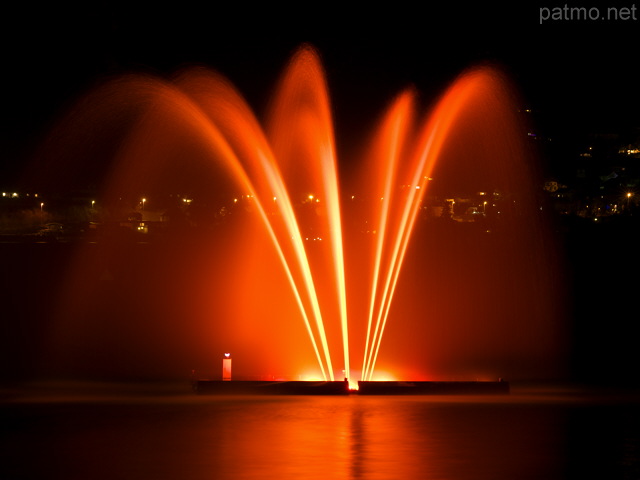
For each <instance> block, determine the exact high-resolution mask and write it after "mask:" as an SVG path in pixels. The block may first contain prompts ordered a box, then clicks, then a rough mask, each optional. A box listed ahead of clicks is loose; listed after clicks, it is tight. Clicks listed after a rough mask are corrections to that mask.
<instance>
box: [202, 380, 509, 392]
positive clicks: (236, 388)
mask: <svg viewBox="0 0 640 480" xmlns="http://www.w3.org/2000/svg"><path fill="white" fill-rule="evenodd" d="M192 386H193V390H194V391H195V392H196V394H198V395H349V394H357V395H506V394H509V392H510V387H509V382H505V381H502V380H499V381H495V382H492V381H458V382H431V381H429V382H402V381H389V382H383V381H371V382H363V381H360V382H358V388H359V389H358V390H357V391H354V390H350V389H349V383H348V382H347V381H338V382H336V381H333V382H323V381H316V382H310V381H238V380H229V381H223V380H194V381H193V382H192Z"/></svg>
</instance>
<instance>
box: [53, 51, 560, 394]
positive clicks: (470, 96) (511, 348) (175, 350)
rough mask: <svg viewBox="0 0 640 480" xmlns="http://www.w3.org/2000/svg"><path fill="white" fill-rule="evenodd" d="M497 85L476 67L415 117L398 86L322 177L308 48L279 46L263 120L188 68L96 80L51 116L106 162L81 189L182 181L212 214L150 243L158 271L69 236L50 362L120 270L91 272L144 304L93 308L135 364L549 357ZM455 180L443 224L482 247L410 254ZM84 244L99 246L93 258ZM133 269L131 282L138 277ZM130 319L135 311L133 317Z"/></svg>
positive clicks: (69, 345)
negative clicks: (195, 234) (452, 208)
mask: <svg viewBox="0 0 640 480" xmlns="http://www.w3.org/2000/svg"><path fill="white" fill-rule="evenodd" d="M510 95H511V93H510V91H509V89H508V88H507V86H506V84H505V82H504V79H503V78H502V76H501V75H500V74H499V73H498V72H497V71H495V70H493V69H491V68H485V67H483V68H477V69H472V70H470V71H469V72H467V73H465V74H464V75H462V76H461V77H460V78H459V79H457V80H456V81H455V82H454V83H453V84H452V86H451V87H450V88H449V89H448V90H447V91H446V92H445V93H444V95H443V96H442V97H441V98H440V99H439V101H438V102H437V103H436V104H435V105H434V106H433V108H432V110H431V112H430V114H429V115H428V116H427V117H426V119H420V118H418V115H417V114H416V111H417V106H418V105H417V104H418V102H417V98H416V94H415V92H414V91H413V90H407V91H405V92H402V93H401V94H400V95H398V97H397V98H396V99H395V100H394V101H393V103H392V104H391V105H390V107H389V108H388V110H387V111H386V112H385V114H384V115H383V117H382V119H381V121H380V123H379V126H378V127H377V129H376V130H375V132H374V135H373V136H372V139H371V142H370V144H369V146H368V147H367V151H366V153H364V154H363V159H361V161H360V163H359V165H361V166H362V167H361V170H359V171H357V172H352V175H351V176H348V175H346V174H345V175H344V176H341V175H340V172H339V162H338V154H337V148H336V142H335V139H334V131H333V121H332V118H331V107H330V102H329V95H328V90H327V86H326V81H325V75H324V72H323V70H322V67H321V65H320V62H319V59H318V56H317V54H316V53H315V51H314V50H313V49H312V48H310V47H307V46H304V47H302V48H301V49H300V50H299V51H298V52H297V53H296V54H295V55H294V57H293V58H292V60H291V62H290V64H289V66H288V67H287V69H286V71H285V74H284V76H283V77H282V79H281V81H280V83H279V86H278V88H277V90H276V92H275V95H274V96H273V99H272V104H271V109H270V111H269V115H268V117H267V119H266V121H265V122H264V125H265V126H266V127H265V128H263V124H262V123H260V122H259V121H258V120H257V118H256V117H255V116H254V113H253V112H252V110H251V108H250V107H249V106H248V104H247V103H246V102H245V100H244V99H243V98H242V96H241V95H240V93H239V92H238V91H237V90H236V89H235V88H234V87H233V86H232V85H231V83H230V82H228V81H227V80H226V79H225V78H223V77H222V76H220V75H219V74H217V73H215V72H212V71H209V70H206V69H202V68H193V69H188V70H185V71H183V72H181V73H180V75H178V76H177V77H176V78H175V79H174V80H173V81H171V82H169V81H164V80H161V79H158V78H153V77H140V76H129V77H123V78H120V79H117V80H116V81H113V82H109V83H108V84H106V85H105V86H104V87H103V88H102V89H101V90H99V91H98V92H95V93H93V94H92V95H90V96H89V97H88V98H87V99H86V100H84V101H83V102H84V103H81V104H80V106H79V107H78V108H77V109H76V110H75V111H74V113H73V114H72V116H71V117H70V119H69V120H68V121H67V122H66V123H63V125H62V126H61V127H60V128H61V130H59V131H64V132H70V131H76V132H78V131H79V132H81V133H78V138H81V140H80V141H78V143H80V145H79V146H75V147H73V148H76V151H75V152H74V154H73V155H67V157H68V158H71V157H73V156H74V155H75V157H76V158H80V159H81V161H83V162H86V161H88V159H89V158H92V157H94V156H99V155H104V156H105V157H106V158H107V160H108V165H109V167H108V169H106V170H105V172H106V173H105V174H104V175H105V177H103V180H104V181H103V182H102V185H103V188H102V191H101V195H100V200H99V201H98V204H100V205H111V206H115V205H118V204H122V203H123V202H125V201H126V199H136V198H137V199H139V198H144V199H145V200H144V201H143V203H142V208H143V209H144V211H145V212H147V214H148V212H149V211H151V210H152V209H153V198H158V197H160V196H162V195H165V196H166V195H168V193H171V192H177V191H179V192H188V194H189V198H190V199H191V198H193V199H195V200H194V202H197V201H200V203H201V205H206V206H207V208H209V209H210V210H211V211H212V212H213V211H215V212H216V219H217V220H216V221H218V222H222V220H221V218H222V217H224V222H226V223H225V227H224V233H223V234H218V235H217V236H214V239H213V240H211V237H206V238H205V239H202V238H200V240H199V241H192V242H191V243H189V244H188V248H187V247H185V248H184V249H183V250H180V249H177V248H176V247H174V246H172V247H170V248H168V249H166V250H163V251H162V254H163V255H164V257H162V259H156V260H157V261H158V262H162V263H163V264H164V266H163V268H166V269H167V270H165V271H163V272H162V273H161V274H153V272H152V274H151V275H149V272H148V271H146V272H144V274H143V273H140V275H141V276H140V277H139V278H138V277H136V276H135V275H133V274H130V273H128V272H127V268H129V267H131V265H132V264H133V265H135V263H136V261H137V260H134V261H131V262H127V261H126V260H124V259H125V258H130V257H129V256H128V255H134V254H133V253H131V249H132V248H134V247H131V246H126V247H123V242H121V241H113V242H107V241H103V242H98V243H99V246H98V247H96V246H95V245H91V246H86V247H84V248H83V249H81V250H80V251H79V252H78V255H77V258H76V261H75V262H74V265H73V266H72V268H71V269H70V271H69V278H68V281H66V282H65V287H64V290H63V292H62V294H61V308H60V313H59V319H58V320H57V322H58V323H59V325H60V327H59V329H58V330H57V332H56V333H55V335H54V336H55V338H56V340H55V342H56V344H57V349H58V354H61V355H62V356H66V358H67V359H68V360H69V359H70V358H71V357H72V356H73V355H72V354H70V353H69V351H73V350H74V348H73V346H74V345H78V344H81V343H82V342H87V343H90V344H91V343H96V342H97V343H100V342H101V341H102V340H101V333H99V329H94V327H91V326H88V324H87V323H83V322H82V321H81V320H79V319H81V318H87V316H90V314H88V313H87V312H95V311H97V310H99V309H100V308H101V307H100V306H98V307H96V305H102V306H103V307H104V305H105V304H112V303H113V302H116V303H117V300H111V299H109V297H108V295H107V294H105V293H104V292H105V288H104V285H105V282H104V277H105V272H107V274H108V276H113V275H115V276H116V277H118V278H119V279H121V281H122V282H124V283H126V284H127V286H126V287H113V286H111V287H109V288H115V289H117V290H118V292H119V295H120V297H119V298H121V299H122V298H124V299H126V301H125V302H124V303H126V302H129V301H130V300H131V298H134V297H135V295H133V294H130V293H123V292H125V291H137V295H139V296H141V297H142V298H143V299H144V298H146V299H147V300H146V301H145V300H139V299H138V300H136V301H134V302H133V303H134V304H136V305H137V306H136V308H134V309H133V310H135V313H131V312H129V313H127V315H130V316H131V317H132V318H130V319H129V320H127V321H126V322H125V321H121V322H120V323H119V324H118V326H106V327H104V325H106V324H107V323H108V322H109V321H110V320H106V319H102V320H101V322H102V324H103V328H105V329H106V330H108V332H109V336H108V338H110V339H111V340H110V341H112V342H115V344H118V345H125V344H127V343H128V342H132V343H136V344H137V345H138V347H140V348H141V349H142V352H144V351H145V348H148V351H147V353H148V352H155V353H151V354H150V355H147V354H145V353H139V354H130V355H129V357H128V358H129V359H133V361H136V362H137V361H140V360H141V359H143V357H149V358H153V359H155V360H157V359H158V358H160V357H166V358H172V359H176V358H177V357H179V356H180V355H182V356H186V357H189V359H190V360H191V361H196V362H197V360H195V359H196V358H205V356H215V355H211V351H212V350H213V351H215V350H216V349H217V350H218V351H227V349H228V350H232V351H234V358H235V359H236V361H235V362H234V370H235V371H236V372H237V371H242V360H241V359H242V358H245V359H252V360H245V374H250V372H254V374H255V375H259V376H262V378H276V377H277V378H280V377H284V378H286V377H289V378H291V377H292V376H293V377H295V378H296V379H306V378H307V376H306V375H307V374H309V373H310V374H311V376H315V377H318V378H320V379H323V380H325V381H327V380H328V381H333V380H336V379H337V380H342V379H343V378H348V379H349V380H350V381H352V382H353V383H355V380H358V379H361V380H366V381H370V380H376V379H383V378H384V379H389V375H391V376H392V377H395V378H409V379H411V380H421V379H428V378H437V377H438V376H439V375H440V376H443V375H444V376H449V377H451V376H452V375H467V374H469V375H474V378H478V377H482V376H483V375H494V374H495V375H496V376H494V377H492V378H497V376H498V375H500V374H501V372H496V371H495V370H496V366H500V365H502V364H501V363H500V361H502V360H504V358H501V359H500V361H497V362H494V360H495V358H497V357H500V356H501V355H502V356H503V357H504V355H506V356H507V357H509V356H510V355H512V354H513V353H514V352H519V353H521V352H522V351H523V349H524V350H526V355H527V356H529V357H532V358H533V360H532V361H533V362H538V363H540V361H542V362H544V361H547V362H554V361H555V360H556V359H557V353H558V334H557V333H558V332H557V331H556V330H555V329H554V327H553V326H552V323H553V322H554V321H555V319H556V317H555V310H553V308H554V307H553V305H555V301H556V299H557V297H558V293H557V290H556V287H557V285H556V282H555V280H554V277H553V272H552V269H550V268H548V265H549V258H548V257H549V255H553V254H552V253H549V252H550V251H552V250H550V249H549V248H548V245H547V243H546V237H545V233H544V225H543V222H542V220H541V218H540V215H539V205H538V203H537V199H536V190H535V189H536V184H535V178H536V177H535V175H534V172H532V170H531V168H530V165H529V162H528V158H527V153H526V152H527V151H526V148H525V147H524V144H523V142H522V140H521V139H522V138H523V136H522V132H521V130H520V125H521V123H520V120H519V119H518V118H516V112H515V110H514V109H513V103H512V98H511V96H510ZM123 119H124V120H123ZM96 125H99V126H100V127H96ZM68 136H69V135H66V136H65V137H64V140H63V141H62V147H61V149H62V150H66V151H67V152H69V151H70V149H71V147H70V145H72V144H73V142H72V141H70V140H68V138H67V137H68ZM58 138H60V136H58ZM114 138H115V139H116V141H113V139H114ZM105 139H107V140H105ZM100 142H104V144H108V145H109V148H110V149H102V150H101V149H100V148H99V146H100V145H101V143H100ZM96 145H98V147H96ZM116 147H117V148H116ZM53 150H54V149H53V148H52V149H51V151H53ZM352 163H353V161H352ZM57 168H59V164H58V167H57ZM68 171H69V170H68ZM432 179H433V180H432ZM432 189H433V191H432ZM438 189H439V190H438ZM456 192H466V193H471V194H473V195H476V194H478V192H482V193H483V194H486V197H485V198H486V199H487V200H485V201H484V203H483V204H481V205H482V206H483V207H484V208H483V212H482V216H481V217H480V216H478V218H479V219H480V218H481V219H482V222H479V221H478V222H475V223H474V225H473V228H472V227H471V226H464V225H462V224H460V225H455V226H454V227H455V228H457V227H460V228H463V227H465V228H469V229H472V232H473V235H474V236H477V243H476V244H475V245H471V248H472V249H475V248H477V247H479V246H482V248H483V250H482V251H481V253H480V255H475V254H469V252H467V251H462V252H458V253H453V251H452V252H446V251H444V250H440V251H439V252H437V253H435V254H434V252H423V247H422V246H424V249H429V248H431V247H430V246H429V245H430V242H434V240H433V238H432V237H431V236H430V233H429V227H428V225H427V224H425V225H427V226H421V227H420V228H419V230H420V232H421V233H420V235H421V237H420V239H419V242H423V243H418V240H416V239H415V238H414V239H413V241H412V237H415V236H416V233H415V231H416V228H417V223H418V220H419V218H421V216H425V215H426V213H425V212H427V210H426V206H425V205H426V199H427V198H428V196H429V195H433V196H435V195H442V196H443V198H446V196H447V195H449V196H451V195H454V194H455V193H456ZM143 195H144V196H143ZM185 198H186V197H185ZM505 198H506V200H505ZM123 199H124V200H123ZM189 201H191V200H189ZM216 202H218V203H216ZM220 202H227V203H220ZM488 202H490V205H489V207H487V204H488ZM132 204H135V202H133V203H132ZM220 205H224V208H221V206H220ZM92 206H93V203H92ZM112 208H114V209H115V207H112ZM487 209H488V210H489V211H487ZM498 210H500V212H498ZM487 218H493V219H494V220H495V221H492V222H488V221H486V219H487ZM229 219H232V220H229ZM421 222H422V223H424V221H422V220H421ZM438 225H439V224H438ZM447 225H448V224H447ZM478 225H483V226H482V228H480V227H478ZM452 226H453V224H451V225H449V226H448V227H447V229H450V228H451V227H452ZM437 228H440V227H435V229H436V230H437ZM447 231H449V230H447ZM425 232H426V233H425ZM463 235H466V234H463ZM474 238H475V237H474ZM436 242H437V240H436ZM96 248H101V249H102V250H101V251H100V252H101V253H100V258H102V259H103V260H95V258H96V255H95V249H96ZM148 248H154V247H153V246H152V247H148ZM439 248H442V246H440V247H439ZM127 249H129V250H127ZM187 250H188V253H185V252H186V251H187ZM463 250H464V249H463ZM136 255H137V254H136ZM434 255H435V256H434ZM543 257H545V258H543ZM131 258H133V257H131ZM135 258H136V259H137V258H138V257H135ZM447 258H448V259H449V260H448V264H447V263H446V262H447V260H446V259H447ZM105 259H106V260H105ZM408 262H409V263H408ZM443 262H444V263H443ZM407 263H408V264H407ZM123 264H128V265H123ZM405 264H407V265H405ZM152 265H155V264H153V263H152ZM166 265H169V266H168V267H167V266H166ZM131 268H134V269H135V267H131ZM153 268H155V269H160V267H158V266H157V265H155V266H154V267H153ZM160 270H161V269H160ZM453 271H455V272H457V276H458V278H457V279H456V280H455V281H454V280H452V279H453V276H451V273H453ZM168 272H169V273H171V275H174V276H169V274H168ZM443 272H447V273H446V278H443V277H441V276H440V275H442V274H443ZM147 276H148V277H152V278H151V280H150V282H151V284H150V285H146V284H143V283H142V282H146V281H147ZM176 277H177V278H179V280H176ZM479 279H482V281H481V282H480V283H479V282H478V281H479ZM447 282H449V283H447ZM470 282H473V283H474V286H473V288H470ZM443 283H447V285H448V286H447V290H448V291H449V293H450V295H449V294H444V295H443V294H442V293H443V291H444V290H443ZM167 284H170V285H172V286H167ZM127 289H128V290H127ZM107 290H108V289H107ZM454 290H464V293H463V294H462V295H455V294H453V293H451V292H453V291H454ZM149 292H154V293H153V294H152V293H149ZM167 292H171V293H170V294H168V295H167ZM147 297H148V298H147ZM110 308H115V307H110ZM552 310H553V311H552ZM105 315H107V314H105ZM139 317H143V318H144V320H140V321H141V322H142V326H139V327H136V326H133V324H135V323H136V322H138V321H139ZM454 317H455V318H456V320H455V321H452V318H454ZM118 329H120V330H119V332H118ZM69 332H73V333H71V334H70V333H69ZM154 332H156V333H154ZM118 335H123V336H124V337H125V339H124V340H123V339H120V340H114V339H115V338H116V337H117V336H118ZM383 338H384V339H385V341H383ZM142 339H144V340H143V341H142V342H141V340H142ZM144 342H148V343H149V344H150V345H151V346H145V345H143V344H142V343H144ZM107 344H108V342H107ZM533 345H535V346H536V347H535V348H537V349H538V350H535V348H534V347H532V346H533ZM75 350H77V348H75ZM62 352H64V353H62ZM194 352H196V353H194ZM75 353H76V354H77V353H78V352H77V351H76V352H75ZM84 353H86V352H84ZM487 354H488V355H487ZM503 354H504V355H503ZM481 356H484V357H485V358H486V360H487V361H486V362H485V364H483V365H482V366H481V367H479V370H478V371H472V369H465V367H463V366H461V365H463V364H464V363H465V362H467V363H468V364H473V365H478V362H477V359H478V358H479V357H481ZM455 357H458V360H456V359H455ZM75 358H76V359H77V358H78V357H77V356H76V357H75ZM518 358H519V357H518ZM540 359H542V360H540ZM69 361H70V362H71V360H69ZM145 361H148V360H144V359H143V360H142V363H143V364H144V362H145ZM492 362H494V363H492ZM380 363H382V364H383V365H382V366H381V368H379V367H380ZM447 364H448V365H450V366H451V367H450V368H447V367H445V365H447ZM545 366H547V365H545ZM524 368H525V370H526V368H527V367H526V366H524ZM378 372H380V373H378ZM452 372H456V373H452ZM235 376H236V375H235V374H234V377H235Z"/></svg>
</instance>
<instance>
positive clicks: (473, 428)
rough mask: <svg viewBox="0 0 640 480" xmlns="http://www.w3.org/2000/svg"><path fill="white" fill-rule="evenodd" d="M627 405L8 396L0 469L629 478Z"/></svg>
mask: <svg viewBox="0 0 640 480" xmlns="http://www.w3.org/2000/svg"><path fill="white" fill-rule="evenodd" d="M637 405H638V404H637V403H633V402H622V401H615V402H599V401H593V400H589V401H586V400H583V399H577V398H567V397H562V396H558V397H540V396H538V397H531V396H518V395H512V396H509V397H503V398H492V397H486V398H473V397H457V398H456V397H395V398H389V397H386V398H385V397H358V396H350V397H326V398H322V397H218V398H215V397H195V396H190V395H186V394H179V395H174V394H161V395H152V396H149V395H138V394H135V395H132V394H130V393H128V394H126V395H120V394H107V393H102V394H100V395H95V396H91V395H88V396H86V395H85V396H79V395H76V396H73V395H71V396H65V395H54V396H47V397H30V398H28V397H20V398H18V397H14V398H8V399H7V400H6V401H5V402H3V404H2V408H1V409H0V420H1V422H2V425H3V428H2V432H1V436H0V440H1V442H0V446H1V447H2V448H1V451H0V477H1V478H12V479H13V478H16V479H18V478H21V479H32V478H33V479H35V478H38V479H40V478H61V479H62V478H64V479H76V478H77V479H80V478H82V479H86V478H92V479H107V478H108V479H114V478H119V479H130V478H131V479H133V478H135V479H141V478H153V479H164V478H166V479H175V478H181V479H212V478H215V479H251V478H260V479H264V478H278V479H294V478H295V479H299V478H304V479H326V478H331V479H372V480H377V479H397V478H408V479H413V478H421V479H422V478H424V479H457V480H460V479H462V480H464V479H474V480H477V479H505V480H506V479H508V480H513V479H540V478H544V479H568V478H579V477H581V476H582V477H584V476H585V475H587V474H588V473H589V472H590V471H591V472H598V473H599V474H601V475H603V476H604V477H606V478H634V477H633V475H634V474H635V473H638V471H639V470H638V465H639V464H640V462H639V452H640V448H638V447H639V446H640V441H639V436H640V435H639V433H638V432H640V429H639V428H638V427H639V426H640V421H639V420H638V418H640V417H638V410H639V409H638V407H637ZM36 460H37V461H36ZM634 472H635V473H634ZM604 477H603V478H604Z"/></svg>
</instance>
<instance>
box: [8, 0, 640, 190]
mask: <svg viewBox="0 0 640 480" xmlns="http://www.w3.org/2000/svg"><path fill="white" fill-rule="evenodd" d="M546 6H552V5H547V4H524V5H523V4H519V5H518V6H514V5H508V6H507V5H506V4H504V3H497V4H495V5H490V4H486V3H482V4H473V5H472V6H467V5H458V4H451V5H448V6H438V7H435V6H432V5H431V4H426V3H425V4H424V5H423V4H404V3H402V2H396V3H393V4H381V5H380V6H377V7H376V6H374V5H373V4H372V3H349V4H346V3H343V4H341V5H339V6H334V5H332V4H330V3H305V4H299V5H295V6H287V7H284V6H283V7H278V6H274V5H272V4H264V5H260V6H249V5H236V6H233V7H230V6H226V5H223V4H218V3H214V2H209V3H188V2H187V3H184V2H182V3H180V4H179V5H172V4H169V5H167V6H158V5H153V4H149V5H148V6H145V5H142V4H136V3H134V4H129V5H127V6H126V7H125V6H121V5H118V4H116V3H101V2H98V3H93V4H92V5H91V6H88V7H81V8H78V7H73V8H65V7H64V6H59V5H55V6H50V7H46V8H45V9H38V8H34V7H31V6H26V7H14V8H6V9H5V11H4V15H3V16H2V20H1V29H0V49H1V50H0V59H1V62H2V64H1V65H2V70H3V71H2V76H1V86H2V95H3V106H2V111H1V112H0V118H1V123H0V127H1V131H0V153H1V155H0V157H1V160H0V175H2V177H3V178H4V181H2V180H0V184H5V183H7V182H8V181H11V179H12V178H14V177H15V175H16V173H17V172H19V171H20V169H21V167H22V165H23V164H24V162H25V161H26V160H27V158H28V157H29V154H30V153H31V151H32V149H33V147H34V146H35V145H36V144H37V140H38V139H40V138H42V135H44V133H45V132H46V131H47V128H48V126H50V124H51V122H53V121H54V120H55V119H56V118H57V117H59V115H61V113H62V112H63V111H64V110H65V108H68V107H69V106H70V105H71V104H72V103H73V101H74V100H76V99H77V98H79V96H80V95H81V94H82V93H83V92H86V91H88V90H89V89H90V88H91V87H92V86H94V85H96V84H97V83H99V82H101V81H104V80H105V79H108V78H110V77H111V76H115V75H119V74H122V73H130V72H144V73H151V74H156V75H159V76H169V75H171V73H172V72H174V71H175V70H176V69H178V68H181V67H184V66H188V65H192V64H201V65H206V66H209V67H211V68H214V69H216V70H219V71H220V72H222V73H224V74H225V75H227V76H228V77H229V78H230V79H231V80H232V81H233V82H234V83H235V84H236V85H237V86H238V87H239V88H240V90H241V91H243V92H244V93H245V95H246V96H247V98H248V100H249V101H250V103H252V104H253V105H254V107H255V108H256V110H257V111H258V112H260V111H261V110H262V109H263V108H264V106H265V104H266V102H267V101H268V98H269V92H270V89H271V88H272V86H273V84H274V83H275V81H276V79H277V76H278V74H279V73H280V71H281V70H282V67H283V66H284V64H285V63H286V61H287V59H288V58H289V56H290V55H291V53H292V52H293V51H294V50H295V48H296V47H297V46H298V45H300V44H301V43H302V42H310V43H312V44H313V45H315V46H316V47H317V48H318V49H319V51H320V53H321V55H322V57H323V62H324V65H325V68H326V70H327V75H328V82H329V87H330V93H331V96H332V99H333V107H334V114H335V119H336V125H337V130H338V136H340V135H341V134H342V135H343V137H344V136H349V135H351V131H352V130H353V132H354V134H356V135H357V134H358V133H359V132H358V128H359V127H360V128H361V129H365V128H366V127H367V126H368V125H369V123H368V122H370V121H371V118H372V116H375V115H376V114H377V113H379V112H380V111H381V110H382V108H384V106H385V105H386V103H387V102H388V101H389V100H390V99H391V98H392V97H393V96H394V95H395V94H396V93H398V92H399V91H400V90H401V89H402V88H404V87H406V86H409V85H413V86H415V87H417V89H418V90H419V91H420V92H421V93H422V95H423V98H424V100H425V102H426V103H428V102H429V101H431V100H433V99H434V98H435V97H436V96H437V95H438V94H439V93H441V92H442V90H443V89H444V88H445V87H446V85H447V84H448V83H449V82H451V81H452V80H453V79H454V78H455V76H456V75H458V74H459V73H461V72H462V71H463V70H464V69H465V68H468V67H470V66H473V65H474V64H476V63H479V62H487V61H489V62H497V63H498V64H500V65H501V66H502V67H503V68H505V70H506V71H507V73H508V74H509V75H510V77H511V79H512V80H513V82H514V83H515V85H516V86H517V88H518V89H519V90H520V92H521V93H522V95H523V99H524V102H526V103H527V105H523V107H527V108H534V109H535V110H537V111H539V112H541V114H542V115H541V117H540V118H541V120H540V122H541V123H542V127H546V128H549V129H551V130H553V131H554V133H556V132H558V131H559V132H563V131H564V130H570V129H573V130H575V129H582V130H584V131H588V130H606V129H614V128H618V126H619V125H621V124H623V125H627V126H628V125H634V126H635V125H636V124H637V125H640V118H638V114H637V112H639V111H640V94H639V93H638V92H639V90H638V79H639V76H638V73H639V70H640V67H639V65H638V63H639V62H638V61H637V59H636V49H637V47H638V45H639V44H640V42H639V41H638V40H640V35H639V34H640V20H633V19H630V20H628V21H617V22H613V21H601V22H598V21H589V20H573V21H570V20H563V21H554V22H546V23H544V24H540V20H539V13H540V8H541V7H546ZM620 6H627V5H626V4H625V5H620ZM628 6H631V5H628ZM600 8H602V9H604V8H605V7H604V6H601V7H600Z"/></svg>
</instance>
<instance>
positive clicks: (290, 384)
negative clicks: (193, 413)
mask: <svg viewBox="0 0 640 480" xmlns="http://www.w3.org/2000/svg"><path fill="white" fill-rule="evenodd" d="M192 386H193V390H194V391H195V392H196V393H197V394H198V395H203V394H204V395H212V394H214V395H348V394H349V382H346V381H343V382H323V381H318V382H309V381H273V382H270V381H237V380H233V381H223V380H195V381H194V382H193V383H192Z"/></svg>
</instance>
